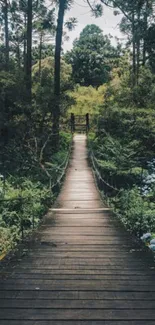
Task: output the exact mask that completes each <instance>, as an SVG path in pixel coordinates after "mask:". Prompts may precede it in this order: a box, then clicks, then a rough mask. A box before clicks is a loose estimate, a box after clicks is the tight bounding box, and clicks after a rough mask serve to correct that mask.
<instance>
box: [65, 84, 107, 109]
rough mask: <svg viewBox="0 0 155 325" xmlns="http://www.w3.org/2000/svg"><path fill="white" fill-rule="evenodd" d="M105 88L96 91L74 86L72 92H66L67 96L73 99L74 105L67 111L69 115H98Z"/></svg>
mask: <svg viewBox="0 0 155 325" xmlns="http://www.w3.org/2000/svg"><path fill="white" fill-rule="evenodd" d="M105 91H106V86H105V85H103V86H100V87H99V88H98V89H96V88H93V87H92V86H89V87H82V86H79V85H78V86H76V87H75V89H74V91H70V92H68V94H69V96H70V97H71V98H73V99H74V104H73V105H71V107H70V109H69V110H68V112H69V113H74V114H76V115H81V114H82V115H84V114H87V113H89V114H99V111H100V109H101V107H102V105H103V101H104V94H105Z"/></svg>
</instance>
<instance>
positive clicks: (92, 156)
mask: <svg viewBox="0 0 155 325" xmlns="http://www.w3.org/2000/svg"><path fill="white" fill-rule="evenodd" d="M90 157H91V161H92V165H93V167H94V170H95V172H96V175H97V176H98V179H99V180H101V181H102V182H103V183H104V184H105V185H106V186H107V187H109V188H110V189H113V190H114V191H117V192H119V191H120V190H119V189H118V188H116V187H114V186H112V185H110V184H109V183H107V182H106V181H105V180H104V179H103V178H102V176H101V174H100V172H99V170H98V168H97V167H96V165H95V161H97V158H96V157H95V155H94V153H93V151H92V152H91V155H90Z"/></svg>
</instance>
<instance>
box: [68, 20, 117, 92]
mask: <svg viewBox="0 0 155 325" xmlns="http://www.w3.org/2000/svg"><path fill="white" fill-rule="evenodd" d="M117 57H118V53H117V50H116V49H115V48H114V47H112V45H111V42H110V39H109V38H108V36H104V35H103V34H102V30H101V29H100V28H99V27H98V26H96V25H87V26H86V27H85V28H84V29H83V31H82V32H81V34H80V37H79V39H77V40H75V42H74V46H73V50H72V51H71V52H68V53H67V54H66V60H67V62H68V63H70V64H71V65H72V69H73V73H72V77H73V80H74V82H75V83H78V84H80V85H82V86H89V85H92V86H93V87H98V86H100V85H102V84H103V83H105V82H107V81H108V80H109V79H110V71H111V67H112V65H113V61H114V60H116V58H117Z"/></svg>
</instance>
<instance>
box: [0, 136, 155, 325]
mask: <svg viewBox="0 0 155 325" xmlns="http://www.w3.org/2000/svg"><path fill="white" fill-rule="evenodd" d="M37 237H38V241H36V242H35V244H34V245H33V246H32V247H31V249H30V251H29V252H28V254H27V255H26V256H24V257H23V258H21V259H20V260H18V261H15V262H14V264H13V265H12V266H10V267H9V269H7V272H8V273H7V277H6V278H4V277H3V276H4V271H3V274H2V276H1V280H0V324H1V325H155V264H154V261H153V258H152V257H151V256H149V254H148V253H147V252H145V251H143V250H142V249H141V247H140V246H139V245H138V244H137V243H136V242H135V240H134V239H132V238H131V236H130V234H129V233H127V232H126V231H125V230H124V228H123V227H121V226H120V224H119V223H118V221H117V220H116V219H115V217H114V216H113V215H112V213H111V212H110V210H109V209H108V208H107V207H105V206H104V205H103V203H102V201H101V199H100V195H99V193H98V191H97V189H96V186H95V182H94V178H93V175H92V171H91V168H90V167H89V166H88V163H87V150H86V137H85V135H76V136H75V137H74V150H73V154H72V158H71V160H70V166H69V168H68V172H67V176H66V180H65V182H64V185H63V188H62V190H61V193H60V195H59V197H58V199H57V202H56V204H55V205H54V206H53V207H52V209H51V210H50V211H49V213H48V215H47V217H46V218H45V222H44V224H43V225H42V226H41V227H40V229H39V230H38V233H37ZM5 275H6V274H5Z"/></svg>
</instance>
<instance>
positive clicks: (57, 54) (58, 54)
mask: <svg viewBox="0 0 155 325" xmlns="http://www.w3.org/2000/svg"><path fill="white" fill-rule="evenodd" d="M66 6H67V0H59V10H58V20H57V28H56V40H55V64H54V95H55V103H54V107H53V134H54V135H55V142H56V143H57V142H58V134H59V118H60V59H61V44H62V33H63V22H64V13H65V9H66Z"/></svg>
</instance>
